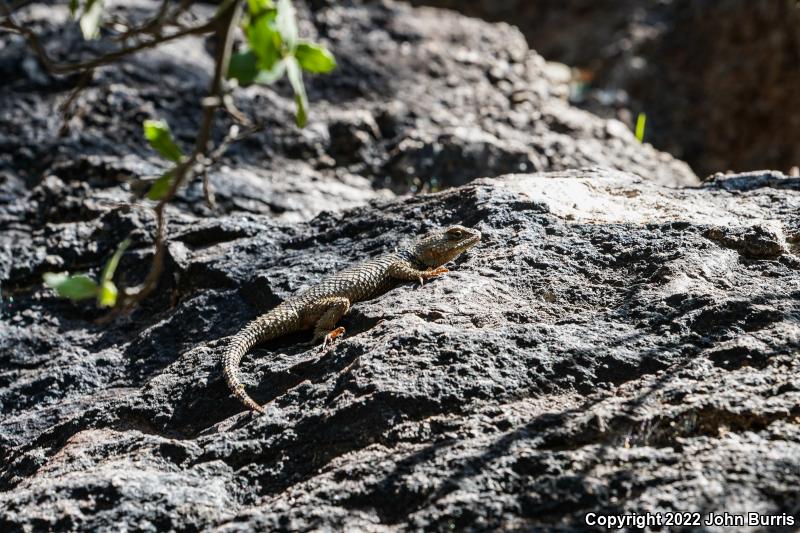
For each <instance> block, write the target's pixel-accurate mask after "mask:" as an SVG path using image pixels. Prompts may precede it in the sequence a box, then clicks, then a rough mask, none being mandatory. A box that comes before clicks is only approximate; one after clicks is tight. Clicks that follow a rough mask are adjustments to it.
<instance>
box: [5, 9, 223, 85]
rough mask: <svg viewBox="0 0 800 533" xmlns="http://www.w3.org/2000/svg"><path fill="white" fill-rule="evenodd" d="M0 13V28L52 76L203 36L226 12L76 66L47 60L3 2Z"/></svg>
mask: <svg viewBox="0 0 800 533" xmlns="http://www.w3.org/2000/svg"><path fill="white" fill-rule="evenodd" d="M0 11H2V14H3V15H4V16H5V19H4V20H2V21H0V28H5V29H6V30H9V31H11V32H13V33H18V34H20V35H22V36H23V37H25V39H26V40H27V41H28V44H29V45H30V47H31V48H32V49H33V51H34V52H35V53H36V55H37V56H38V57H39V60H40V61H41V63H42V65H44V68H45V69H47V71H48V72H49V73H50V74H53V75H63V74H69V73H71V72H76V71H81V70H87V69H94V68H97V67H100V66H103V65H107V64H109V63H113V62H114V61H117V60H118V59H121V58H123V57H126V56H129V55H131V54H135V53H136V52H140V51H142V50H146V49H148V48H153V47H154V46H158V45H160V44H163V43H166V42H169V41H174V40H175V39H180V38H182V37H186V36H189V35H202V34H205V33H210V32H212V31H214V30H215V29H216V28H217V26H218V23H219V22H220V21H221V20H223V15H224V14H225V13H226V11H223V10H221V11H218V12H217V13H216V14H215V15H214V16H213V17H211V18H210V19H209V20H208V21H206V22H204V23H203V24H200V25H199V26H191V27H189V28H185V29H182V30H179V31H176V32H174V33H171V34H170V35H162V36H159V37H155V38H152V39H149V40H147V41H143V42H141V43H138V44H135V45H132V46H128V47H125V48H121V49H119V50H115V51H113V52H109V53H107V54H103V55H101V56H98V57H95V58H94V59H90V60H88V61H82V62H78V63H56V62H54V61H53V60H52V59H50V56H49V55H48V54H47V51H46V50H45V48H44V46H43V45H42V43H41V42H40V41H39V37H38V36H37V35H36V33H35V32H34V31H33V30H31V29H30V28H26V27H25V26H22V25H20V24H18V23H17V22H15V21H14V16H13V14H12V13H11V11H10V10H9V8H8V6H7V5H6V3H5V2H4V1H0Z"/></svg>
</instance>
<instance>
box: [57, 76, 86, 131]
mask: <svg viewBox="0 0 800 533" xmlns="http://www.w3.org/2000/svg"><path fill="white" fill-rule="evenodd" d="M93 77H94V69H89V70H87V71H85V72H84V73H83V74H81V77H80V79H79V80H78V83H76V84H75V87H74V88H73V89H72V92H70V93H69V96H67V99H66V100H64V101H63V102H62V103H61V105H59V106H58V112H59V114H60V115H61V128H60V129H59V135H64V134H66V133H67V131H68V130H69V119H70V115H71V112H70V111H71V108H72V104H73V103H74V102H75V100H76V99H77V98H78V95H80V94H81V92H82V91H83V90H84V89H85V88H86V87H87V86H88V85H89V83H91V81H92V78H93Z"/></svg>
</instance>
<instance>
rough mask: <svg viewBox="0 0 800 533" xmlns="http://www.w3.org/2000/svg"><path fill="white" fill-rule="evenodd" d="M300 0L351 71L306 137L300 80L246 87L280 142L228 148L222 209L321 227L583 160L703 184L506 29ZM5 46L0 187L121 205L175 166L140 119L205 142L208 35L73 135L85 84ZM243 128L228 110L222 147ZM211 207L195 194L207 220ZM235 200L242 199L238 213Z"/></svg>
mask: <svg viewBox="0 0 800 533" xmlns="http://www.w3.org/2000/svg"><path fill="white" fill-rule="evenodd" d="M296 4H297V7H298V11H299V13H300V16H301V18H302V30H303V32H304V36H307V37H308V38H311V39H315V40H318V41H320V42H322V43H323V44H325V45H326V46H328V47H329V48H330V49H331V50H332V51H333V52H334V53H335V55H336V57H337V61H338V68H337V69H335V70H334V71H333V72H332V73H331V74H329V75H324V76H310V75H309V76H306V79H305V81H306V85H307V90H308V94H309V98H310V100H311V111H310V116H309V125H308V127H307V128H305V129H303V130H298V129H297V128H296V127H295V126H294V117H293V113H294V99H293V97H292V93H291V90H290V89H289V86H288V84H287V83H285V82H282V83H278V84H276V85H274V86H268V87H260V86H251V87H248V88H245V89H241V90H237V91H235V92H234V96H235V104H236V106H237V107H238V108H239V109H240V110H241V112H242V113H243V114H244V115H246V116H248V117H250V118H251V119H253V120H255V121H258V122H260V123H263V124H264V125H265V130H264V131H263V132H261V133H259V134H257V135H254V136H252V137H250V138H248V139H246V140H244V141H241V142H239V143H237V144H234V145H233V146H231V147H230V148H229V149H228V151H227V153H226V155H225V157H224V158H223V161H222V162H221V164H220V165H218V166H217V167H216V170H215V172H214V174H215V175H214V177H213V178H212V181H213V182H214V185H215V189H216V194H217V197H218V198H219V199H220V200H221V201H220V207H221V209H222V211H223V212H233V211H236V210H246V211H251V212H258V213H266V212H269V213H272V214H274V215H275V216H276V217H279V218H283V219H285V220H300V219H308V218H309V217H311V216H313V215H314V214H316V213H318V212H319V211H320V210H336V209H346V208H349V207H352V206H353V205H355V204H364V203H366V202H368V201H370V200H373V199H380V198H384V197H385V196H386V195H387V194H388V190H393V191H395V192H397V193H407V192H413V191H415V190H430V189H437V188H442V187H446V186H449V185H459V184H463V183H466V182H467V181H469V180H471V179H474V178H478V177H483V176H484V175H497V174H498V173H508V172H521V171H522V172H532V171H539V170H542V171H544V170H563V169H567V168H574V167H576V166H586V165H604V166H606V167H611V168H617V169H619V170H627V171H632V172H636V173H638V174H640V175H642V176H647V177H648V178H649V179H655V180H657V181H659V182H662V183H671V184H695V183H697V178H696V176H695V175H694V174H693V173H692V171H691V170H690V169H689V168H688V167H687V166H686V165H685V164H684V163H683V162H681V161H677V160H675V159H672V158H670V157H669V156H668V155H666V154H664V153H662V152H658V151H656V150H653V149H652V148H650V147H648V146H642V145H641V144H640V143H638V142H637V141H636V140H635V139H634V138H633V136H632V135H630V134H627V135H625V134H621V135H609V134H608V128H607V125H608V121H606V120H603V119H599V118H597V117H596V116H594V115H591V114H589V113H586V112H583V111H580V110H578V109H576V108H574V107H571V106H570V105H569V104H568V103H566V101H565V99H566V94H567V92H568V85H567V84H566V83H565V81H564V76H563V72H558V71H557V70H558V69H554V68H553V66H552V65H548V64H547V63H546V62H545V61H544V60H543V59H542V58H541V57H540V56H539V55H537V54H536V53H535V52H533V51H531V50H529V49H528V47H527V45H526V43H525V40H524V38H523V37H522V35H521V34H520V33H519V32H518V31H517V30H515V29H513V28H511V27H509V26H492V25H488V24H486V23H483V22H480V21H477V20H470V19H467V18H465V17H462V16H460V15H457V14H453V13H448V12H445V11H435V10H431V9H412V8H411V7H409V6H407V5H404V4H399V3H393V2H386V3H380V4H377V3H375V4H373V3H370V4H365V5H363V4H361V3H345V4H341V3H332V4H330V5H324V6H321V7H319V8H318V9H316V8H315V9H313V10H312V9H310V8H309V7H308V6H305V5H304V4H303V3H302V2H296ZM157 5H158V3H157V2H148V1H146V0H140V1H138V2H137V3H136V4H135V5H133V6H130V7H128V8H126V7H125V6H119V7H118V9H119V10H120V13H123V14H124V12H125V10H126V9H130V10H131V11H134V12H135V13H140V12H147V11H146V10H147V9H155V7H156V6H157ZM198 9H201V10H205V11H208V9H209V8H208V6H205V7H204V6H199V7H198ZM143 10H144V11H143ZM205 11H204V12H203V13H201V15H202V14H205ZM19 20H20V21H22V22H24V23H26V24H28V25H30V26H31V27H34V28H36V29H37V31H40V32H41V33H42V34H43V35H44V37H43V38H45V39H46V40H47V43H48V45H49V46H50V47H52V48H59V49H60V50H61V52H62V54H63V53H66V52H69V51H72V50H75V49H80V48H85V47H87V46H88V47H91V46H95V45H93V44H91V43H89V44H86V43H84V42H83V41H82V40H81V38H80V35H79V34H78V32H76V31H75V27H74V24H71V23H68V22H67V23H64V22H65V21H67V20H68V16H67V9H66V6H50V7H48V8H47V9H39V8H38V7H37V8H33V9H31V10H30V11H25V10H23V12H22V13H21V14H20V15H19ZM7 41H8V42H7V43H6V44H5V46H4V48H3V55H4V58H3V60H2V61H0V72H5V73H6V75H7V76H6V78H5V79H8V80H9V82H8V83H7V84H5V85H4V86H3V87H2V88H0V108H2V109H3V110H4V113H3V114H2V115H0V131H3V132H4V135H3V138H2V139H0V180H3V179H5V180H8V181H9V182H11V183H14V184H17V183H19V182H22V183H24V184H25V185H26V186H27V187H28V188H30V187H31V186H34V185H35V184H37V183H39V182H40V181H41V180H42V179H43V178H44V177H46V176H49V175H55V176H58V177H59V178H60V179H62V180H63V181H65V183H66V182H68V181H69V179H75V180H82V179H85V178H86V177H87V176H86V174H90V175H92V176H93V178H92V179H93V182H92V185H95V186H97V184H100V183H102V184H103V187H104V188H106V189H109V190H108V191H107V192H109V193H112V191H111V189H114V188H119V194H120V195H121V196H124V194H126V193H127V192H128V189H126V188H125V187H123V184H122V183H120V181H124V182H128V183H133V182H135V181H137V180H141V179H145V178H154V177H157V176H159V175H160V174H161V173H162V172H164V170H165V169H166V164H165V161H163V160H161V159H160V158H159V157H158V156H156V155H155V154H154V153H153V151H152V150H151V149H150V147H149V146H148V145H147V143H146V141H145V140H144V138H143V136H142V132H141V123H142V121H143V120H145V119H149V118H163V119H166V120H167V121H168V123H169V124H170V127H171V129H172V130H173V132H174V134H175V137H176V140H177V142H178V143H179V144H180V145H182V146H184V147H188V146H191V144H192V143H193V142H194V136H195V134H196V131H197V128H198V125H197V121H198V120H199V109H200V101H201V100H202V98H203V97H204V95H205V91H206V87H207V85H208V79H209V76H210V72H211V67H212V61H211V57H210V56H209V54H208V52H207V50H206V47H205V46H203V44H204V43H203V41H201V40H199V39H195V38H189V39H187V40H183V41H177V42H175V43H169V44H168V45H165V46H163V47H159V48H157V49H155V50H152V51H146V52H142V53H141V54H139V55H136V56H134V57H133V58H132V59H130V60H129V61H127V62H126V63H124V64H123V65H122V67H121V68H116V67H114V68H104V69H99V70H98V71H97V72H96V74H95V77H94V80H93V82H92V83H90V84H89V86H88V87H86V88H85V89H84V90H83V91H82V92H81V93H80V94H79V96H78V97H77V98H76V100H75V102H74V105H73V114H72V115H69V117H71V118H69V119H68V121H67V123H66V126H67V127H64V126H65V124H64V120H62V117H61V116H60V115H59V114H58V113H54V110H55V109H58V106H59V104H61V103H62V102H63V100H65V99H66V97H67V96H68V95H69V93H70V92H71V90H72V89H73V87H74V85H75V84H76V83H77V81H78V80H77V78H75V77H72V78H59V79H57V80H51V83H50V85H48V86H47V88H46V89H43V88H42V85H41V81H37V80H38V78H35V77H33V76H32V75H31V74H30V72H28V70H26V69H25V68H23V67H22V66H21V65H22V64H23V63H24V60H25V59H28V60H30V59H31V52H30V50H29V49H28V48H27V46H26V45H25V43H24V42H23V40H22V38H21V37H19V36H15V35H10V36H9V38H8V39H7ZM84 51H85V50H84ZM42 75H43V74H42ZM22 125H24V127H23V126H22ZM230 126H231V121H230V119H229V118H228V117H227V116H222V114H221V115H220V117H219V119H218V121H217V127H216V130H215V139H216V141H217V142H219V141H220V140H221V138H222V137H223V135H224V134H226V133H227V132H228V129H229V127H230ZM96 166H99V168H94V169H93V168H92V167H96ZM122 167H124V168H122ZM4 176H7V177H5V178H4ZM355 176H358V177H357V178H356V177H355ZM364 180H367V181H364ZM0 183H2V182H0ZM14 187H16V190H17V191H18V192H20V193H21V192H24V190H23V189H24V188H23V187H21V186H19V185H14ZM355 187H357V188H358V189H359V192H358V193H356V192H355V190H354V188H355ZM194 190H195V191H199V186H197V187H195V188H194ZM307 193H308V194H307ZM17 196H18V195H17ZM243 197H244V199H241V198H243ZM276 197H278V198H277V199H276ZM198 198H199V196H197V195H192V196H189V197H187V198H186V200H188V201H189V202H190V203H192V204H193V205H192V206H191V208H192V209H193V210H195V211H197V212H202V211H203V209H204V208H203V206H202V205H201V204H202V203H201V202H198V201H197V200H198ZM234 198H240V199H241V200H239V204H238V205H237V204H236V200H234ZM0 200H2V196H0ZM9 201H10V198H9Z"/></svg>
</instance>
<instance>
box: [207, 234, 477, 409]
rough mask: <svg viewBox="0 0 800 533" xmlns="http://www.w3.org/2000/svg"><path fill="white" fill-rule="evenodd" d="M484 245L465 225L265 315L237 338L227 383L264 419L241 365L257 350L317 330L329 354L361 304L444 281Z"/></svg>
mask: <svg viewBox="0 0 800 533" xmlns="http://www.w3.org/2000/svg"><path fill="white" fill-rule="evenodd" d="M480 240H481V233H480V232H479V231H478V230H475V229H470V228H466V227H464V226H460V225H454V226H449V227H447V228H445V229H438V230H435V231H432V232H430V233H427V234H425V235H424V236H423V237H421V238H419V239H418V240H416V241H415V242H414V243H413V244H412V245H411V246H409V247H408V248H405V249H403V250H400V251H396V252H391V253H387V254H384V255H381V256H378V257H375V258H373V259H370V260H368V261H366V262H364V263H361V264H358V265H355V266H352V267H349V268H346V269H344V270H342V271H340V272H338V273H336V274H333V275H332V276H329V277H327V278H325V279H323V280H322V281H320V282H319V283H318V284H316V285H313V286H311V287H309V288H308V289H306V290H304V291H302V292H300V293H299V294H297V295H295V296H292V297H290V298H288V299H286V300H285V301H283V302H282V303H280V304H279V305H278V306H277V307H275V308H273V309H272V310H270V311H268V312H267V313H264V314H262V315H260V316H259V317H258V318H256V319H255V320H252V321H251V322H250V323H248V324H247V325H246V326H245V327H244V328H243V329H242V330H240V331H239V332H238V333H236V334H235V335H234V336H233V337H232V339H231V340H230V343H229V344H228V346H227V348H226V350H225V352H224V355H223V357H222V368H223V374H224V376H225V381H226V382H227V384H228V387H229V388H230V390H231V392H232V393H233V395H234V396H235V397H236V398H238V399H239V401H241V402H242V403H243V404H244V405H245V406H246V407H248V408H249V409H252V410H253V411H257V412H259V413H262V414H263V413H264V412H265V411H264V408H263V407H262V406H261V405H259V404H258V403H256V401H255V400H253V399H252V398H250V396H249V395H248V394H247V392H246V391H245V389H244V385H243V384H242V382H241V381H240V379H239V363H240V361H241V359H242V357H243V356H244V355H245V354H246V353H247V352H248V351H249V350H250V349H251V348H253V347H254V346H256V345H257V344H260V343H262V342H265V341H267V340H270V339H274V338H276V337H281V336H283V335H286V334H289V333H294V332H296V331H301V330H306V329H311V328H313V330H314V333H313V338H312V340H311V342H310V343H309V344H311V345H313V344H315V343H318V342H319V341H320V340H322V341H323V342H322V346H323V348H324V347H325V346H327V345H328V344H329V343H331V342H333V341H334V339H336V338H337V337H340V336H341V335H342V334H344V331H345V330H344V328H343V327H336V323H337V322H338V321H339V320H340V319H341V318H342V316H344V315H345V313H347V312H348V311H349V310H350V306H351V305H352V304H353V303H355V302H359V301H364V300H369V299H371V298H374V297H376V296H379V295H380V294H383V293H385V292H387V291H388V290H390V289H392V288H393V287H394V286H396V285H398V284H400V283H402V282H406V281H419V283H420V284H422V283H423V280H426V279H431V278H434V277H436V276H440V275H442V274H444V273H446V272H448V269H447V268H445V267H444V265H445V263H448V262H449V261H451V260H453V259H455V258H456V257H458V256H459V255H461V254H462V253H463V252H464V251H466V250H467V249H469V248H471V247H473V246H475V245H476V244H477V243H478V242H479V241H480Z"/></svg>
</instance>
